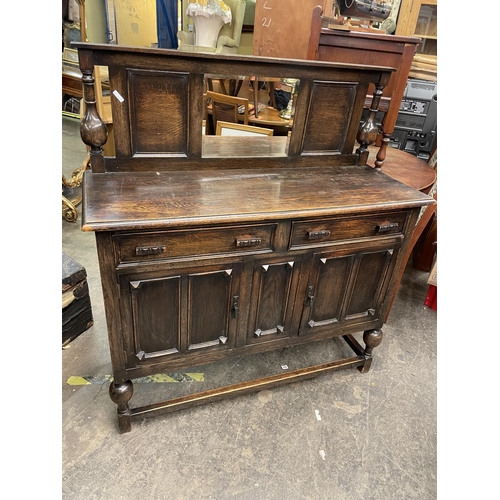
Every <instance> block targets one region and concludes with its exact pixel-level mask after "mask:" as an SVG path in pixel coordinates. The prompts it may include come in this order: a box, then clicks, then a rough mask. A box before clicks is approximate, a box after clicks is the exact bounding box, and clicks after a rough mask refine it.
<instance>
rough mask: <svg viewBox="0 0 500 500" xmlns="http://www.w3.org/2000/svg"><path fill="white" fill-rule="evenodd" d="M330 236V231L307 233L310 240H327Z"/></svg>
mask: <svg viewBox="0 0 500 500" xmlns="http://www.w3.org/2000/svg"><path fill="white" fill-rule="evenodd" d="M330 234H331V232H330V231H329V230H328V229H322V230H321V231H307V238H308V239H310V240H319V239H321V238H327V237H328V236H330Z"/></svg>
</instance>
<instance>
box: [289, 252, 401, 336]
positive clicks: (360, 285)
mask: <svg viewBox="0 0 500 500" xmlns="http://www.w3.org/2000/svg"><path fill="white" fill-rule="evenodd" d="M395 254H396V251H395V250H394V249H392V248H391V249H387V248H384V249H379V250H367V251H363V252H353V253H345V252H344V253H342V252H322V253H316V254H314V256H313V259H312V267H311V272H310V274H309V280H308V284H307V289H306V296H305V301H304V310H303V314H302V320H301V327H300V332H299V334H300V335H303V334H308V333H316V332H320V331H323V330H326V329H328V328H331V326H332V325H335V324H340V323H343V322H347V321H355V320H356V321H359V320H360V319H361V320H363V319H368V320H372V319H376V318H377V317H378V314H379V308H380V305H381V303H382V300H383V297H384V293H385V291H386V289H387V284H388V278H389V274H390V273H389V269H390V266H391V263H392V262H394V261H395Z"/></svg>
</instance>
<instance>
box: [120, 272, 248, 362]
mask: <svg viewBox="0 0 500 500" xmlns="http://www.w3.org/2000/svg"><path fill="white" fill-rule="evenodd" d="M240 275H241V263H240V262H238V263H231V264H227V265H218V266H206V267H198V268H191V269H189V270H186V271H185V272H184V271H183V270H181V271H180V272H179V271H178V272H177V274H172V275H165V276H157V273H155V274H154V275H141V276H140V277H135V276H134V277H131V278H128V279H127V278H124V279H125V281H126V283H125V285H126V286H127V288H128V290H127V292H128V297H129V301H124V302H126V303H127V304H128V303H129V305H130V307H129V314H130V315H131V319H132V321H131V322H130V323H129V324H130V325H131V328H132V331H131V332H130V333H129V335H125V337H126V338H125V347H126V349H127V350H128V351H129V354H130V356H129V360H131V359H133V360H135V363H134V364H136V363H137V361H139V362H141V361H148V360H151V359H152V358H162V357H163V359H165V358H164V357H165V356H169V355H175V354H177V353H186V352H190V351H195V352H199V351H200V350H202V349H218V348H223V349H225V348H230V347H233V346H234V343H235V336H236V328H237V321H238V297H239V292H238V290H239V283H240ZM124 307H126V306H124ZM159 360H160V359H158V361H159ZM129 364H130V361H129Z"/></svg>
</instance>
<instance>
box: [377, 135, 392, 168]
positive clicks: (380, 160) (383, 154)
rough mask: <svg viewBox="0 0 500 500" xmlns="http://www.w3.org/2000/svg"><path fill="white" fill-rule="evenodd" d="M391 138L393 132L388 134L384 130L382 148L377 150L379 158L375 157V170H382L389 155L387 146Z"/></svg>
mask: <svg viewBox="0 0 500 500" xmlns="http://www.w3.org/2000/svg"><path fill="white" fill-rule="evenodd" d="M390 140H391V134H386V133H385V132H382V140H381V144H380V148H379V150H378V152H377V158H376V159H375V170H381V169H382V166H383V165H384V160H385V158H386V156H387V146H388V145H389V142H390Z"/></svg>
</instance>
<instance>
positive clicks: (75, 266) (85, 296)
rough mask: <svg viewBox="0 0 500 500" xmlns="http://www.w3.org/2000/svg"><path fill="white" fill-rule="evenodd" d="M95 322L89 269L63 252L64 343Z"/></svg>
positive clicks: (67, 342)
mask: <svg viewBox="0 0 500 500" xmlns="http://www.w3.org/2000/svg"><path fill="white" fill-rule="evenodd" d="M93 324H94V320H93V317H92V306H91V303H90V295H89V287H88V284H87V271H86V270H85V268H84V267H83V266H82V265H81V264H79V263H78V262H76V260H74V259H72V258H71V257H70V256H69V255H66V254H65V253H64V252H63V254H62V345H63V346H65V345H67V344H69V343H70V342H71V341H73V340H74V339H76V337H78V336H79V335H81V334H82V333H83V332H85V331H87V330H88V329H89V328H90V327H91V326H92V325H93Z"/></svg>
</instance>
